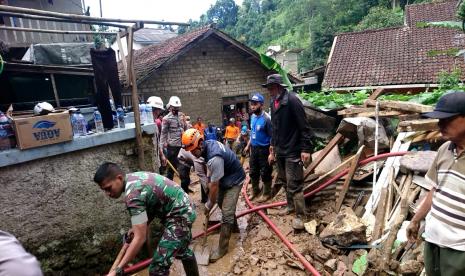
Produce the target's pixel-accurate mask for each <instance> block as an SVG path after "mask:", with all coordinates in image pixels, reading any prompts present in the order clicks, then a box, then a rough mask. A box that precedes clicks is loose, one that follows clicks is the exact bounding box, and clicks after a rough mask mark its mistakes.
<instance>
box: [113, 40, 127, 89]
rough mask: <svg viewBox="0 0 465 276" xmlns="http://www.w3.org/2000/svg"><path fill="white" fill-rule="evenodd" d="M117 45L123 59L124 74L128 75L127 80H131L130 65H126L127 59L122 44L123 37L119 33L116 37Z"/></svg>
mask: <svg viewBox="0 0 465 276" xmlns="http://www.w3.org/2000/svg"><path fill="white" fill-rule="evenodd" d="M116 43H117V44H118V48H119V55H120V59H121V64H123V69H124V74H125V75H126V79H128V80H129V74H128V64H127V63H126V57H125V56H124V49H123V43H121V35H120V33H118V34H117V35H116Z"/></svg>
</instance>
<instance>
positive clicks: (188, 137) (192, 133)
mask: <svg viewBox="0 0 465 276" xmlns="http://www.w3.org/2000/svg"><path fill="white" fill-rule="evenodd" d="M201 140H203V136H202V134H201V133H200V131H198V130H197V129H195V128H189V129H188V130H186V131H184V133H183V134H182V145H183V146H184V149H185V150H187V151H193V150H194V149H196V148H197V147H198V146H199V142H200V141H201Z"/></svg>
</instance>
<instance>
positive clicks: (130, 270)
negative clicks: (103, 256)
mask: <svg viewBox="0 0 465 276" xmlns="http://www.w3.org/2000/svg"><path fill="white" fill-rule="evenodd" d="M407 152H408V151H400V152H389V153H383V154H379V155H377V156H372V157H370V158H367V159H364V160H362V161H360V162H359V163H358V165H359V166H363V165H366V164H368V163H370V162H373V161H377V160H379V159H384V158H388V157H395V156H402V155H404V154H406V153H407ZM348 171H349V169H345V170H343V171H341V172H340V173H338V174H336V175H335V176H333V177H331V178H330V179H328V180H327V181H326V182H325V183H323V184H322V185H320V186H319V187H318V188H316V189H314V190H312V191H311V192H308V193H306V194H305V197H306V198H307V197H310V196H312V195H315V194H316V193H318V192H319V191H321V190H323V189H324V188H326V187H328V186H329V185H331V184H333V183H334V182H335V181H337V180H338V179H339V178H341V177H343V176H344V175H346V174H347V173H348ZM286 204H287V202H286V201H279V202H273V203H269V204H263V205H260V206H256V207H253V208H251V209H248V210H244V211H242V212H240V213H239V214H237V216H236V217H237V218H239V217H242V216H245V215H248V214H250V213H254V212H258V211H261V210H263V209H268V208H273V207H279V206H283V205H286ZM220 226H221V223H217V224H215V225H213V226H211V227H209V228H208V230H207V233H204V232H200V233H197V234H195V235H194V236H193V237H192V239H196V238H199V237H202V236H203V235H204V234H209V233H211V232H213V231H214V230H216V229H218V228H220ZM151 261H152V258H149V259H145V260H143V261H141V262H138V263H136V264H134V265H132V266H129V267H127V268H125V269H124V273H125V274H131V273H136V272H138V271H141V270H142V269H144V268H146V267H147V266H149V265H150V262H151Z"/></svg>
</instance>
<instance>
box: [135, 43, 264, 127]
mask: <svg viewBox="0 0 465 276" xmlns="http://www.w3.org/2000/svg"><path fill="white" fill-rule="evenodd" d="M267 74H268V72H267V71H266V70H265V69H263V67H262V66H261V65H260V64H257V63H256V62H254V61H252V60H250V59H249V60H248V59H247V57H245V56H244V55H243V54H242V53H240V52H239V51H238V50H236V49H234V48H232V47H228V46H227V45H225V44H224V43H223V42H222V41H220V40H219V39H217V38H215V37H214V36H210V37H209V38H207V39H206V40H204V41H202V42H200V43H198V44H197V45H196V46H195V47H194V48H192V49H191V50H189V51H188V52H187V53H186V54H184V55H182V56H181V57H179V58H178V59H177V60H176V61H174V62H173V63H171V64H169V65H167V66H166V67H165V68H162V69H160V70H158V71H157V72H155V73H154V74H153V75H152V76H150V77H149V78H147V79H146V80H145V81H144V82H143V83H141V84H140V85H139V93H141V94H142V95H143V96H144V99H147V98H148V97H150V96H160V97H162V99H163V101H164V103H165V104H166V103H168V100H169V98H170V96H179V97H180V98H181V102H182V104H183V108H182V110H183V111H184V112H185V113H187V114H188V115H190V116H191V120H192V121H195V119H196V117H197V116H202V117H203V118H204V120H205V122H208V121H211V122H214V123H216V124H219V123H220V122H222V118H221V111H222V98H223V97H232V96H239V95H250V94H251V93H252V92H253V91H260V92H262V93H264V94H265V96H266V97H267V98H269V96H268V92H267V91H266V90H265V89H263V88H262V87H261V84H262V83H264V82H265V81H266V76H267Z"/></svg>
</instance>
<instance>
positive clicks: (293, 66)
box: [266, 46, 303, 74]
mask: <svg viewBox="0 0 465 276" xmlns="http://www.w3.org/2000/svg"><path fill="white" fill-rule="evenodd" d="M302 51H303V49H287V50H286V49H284V48H282V47H281V46H270V47H268V50H266V55H267V56H269V57H271V58H273V59H274V60H276V62H278V63H279V64H280V65H281V66H282V67H283V68H284V69H286V70H287V71H288V72H289V73H291V74H297V73H299V69H298V68H299V55H300V53H301V52H302Z"/></svg>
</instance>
